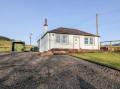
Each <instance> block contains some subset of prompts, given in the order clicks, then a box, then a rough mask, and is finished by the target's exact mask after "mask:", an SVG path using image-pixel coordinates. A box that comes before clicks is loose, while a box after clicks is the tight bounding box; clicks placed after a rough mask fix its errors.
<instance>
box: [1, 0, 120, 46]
mask: <svg viewBox="0 0 120 89" xmlns="http://www.w3.org/2000/svg"><path fill="white" fill-rule="evenodd" d="M96 13H98V16H99V35H100V36H101V41H109V40H120V0H0V35H2V36H6V37H9V38H11V39H16V40H22V41H25V42H26V44H29V35H30V33H32V34H33V35H32V44H33V45H37V40H38V39H39V38H40V36H41V34H42V33H43V32H44V28H43V24H44V19H45V18H47V19H48V29H49V30H52V29H54V28H58V27H68V28H77V29H80V30H82V31H86V32H90V33H93V34H96Z"/></svg>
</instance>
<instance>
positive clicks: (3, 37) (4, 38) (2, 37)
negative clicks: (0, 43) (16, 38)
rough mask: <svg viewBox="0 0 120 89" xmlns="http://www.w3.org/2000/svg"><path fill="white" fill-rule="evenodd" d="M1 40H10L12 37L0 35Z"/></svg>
mask: <svg viewBox="0 0 120 89" xmlns="http://www.w3.org/2000/svg"><path fill="white" fill-rule="evenodd" d="M0 40H8V41H10V40H11V39H10V38H8V37H5V36H0Z"/></svg>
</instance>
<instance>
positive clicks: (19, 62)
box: [0, 53, 120, 89]
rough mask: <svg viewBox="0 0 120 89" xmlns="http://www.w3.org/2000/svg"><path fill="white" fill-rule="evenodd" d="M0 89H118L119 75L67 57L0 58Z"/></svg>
mask: <svg viewBox="0 0 120 89" xmlns="http://www.w3.org/2000/svg"><path fill="white" fill-rule="evenodd" d="M0 89H120V71H116V70H113V69H110V68H107V67H103V66H100V65H97V64H94V63H90V62H87V61H84V60H78V59H77V58H74V57H71V56H68V55H54V56H46V57H40V56H38V55H37V54H35V53H14V54H12V55H8V54H7V55H3V54H2V55H0Z"/></svg>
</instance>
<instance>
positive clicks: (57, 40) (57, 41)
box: [56, 35, 60, 43]
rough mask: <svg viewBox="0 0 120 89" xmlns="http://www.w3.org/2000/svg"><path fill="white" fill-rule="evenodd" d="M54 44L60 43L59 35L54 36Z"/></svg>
mask: <svg viewBox="0 0 120 89" xmlns="http://www.w3.org/2000/svg"><path fill="white" fill-rule="evenodd" d="M56 43H60V35H56Z"/></svg>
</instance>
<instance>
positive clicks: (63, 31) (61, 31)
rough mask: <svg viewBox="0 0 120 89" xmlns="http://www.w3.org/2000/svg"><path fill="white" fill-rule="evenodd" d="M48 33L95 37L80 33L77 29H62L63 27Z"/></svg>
mask: <svg viewBox="0 0 120 89" xmlns="http://www.w3.org/2000/svg"><path fill="white" fill-rule="evenodd" d="M48 33H57V34H71V35H84V36H97V35H95V34H91V33H88V32H84V31H81V30H78V29H73V28H64V27H60V28H56V29H53V30H51V31H48Z"/></svg>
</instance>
